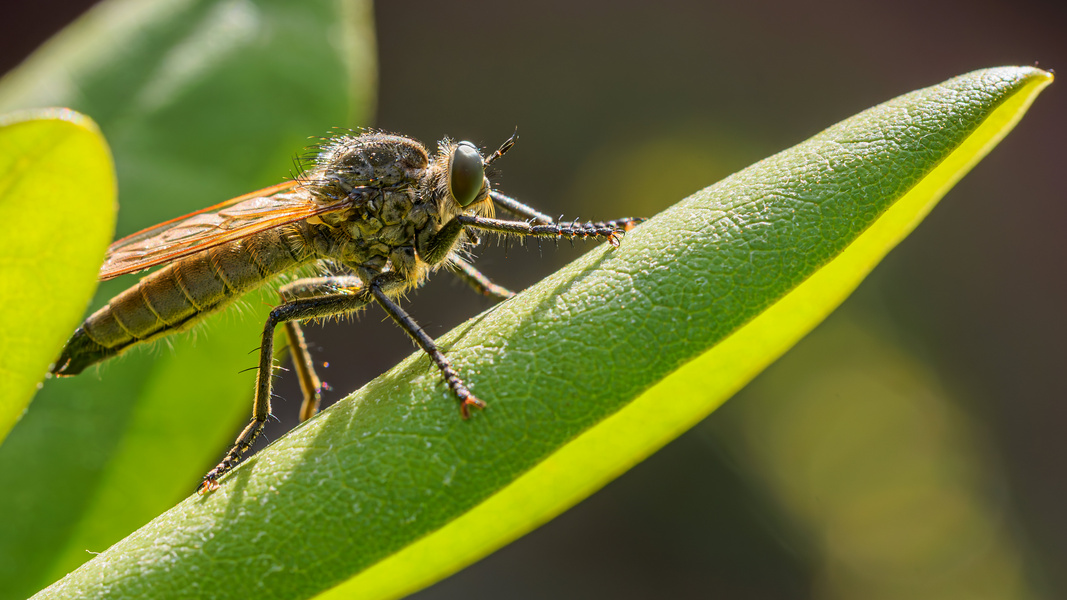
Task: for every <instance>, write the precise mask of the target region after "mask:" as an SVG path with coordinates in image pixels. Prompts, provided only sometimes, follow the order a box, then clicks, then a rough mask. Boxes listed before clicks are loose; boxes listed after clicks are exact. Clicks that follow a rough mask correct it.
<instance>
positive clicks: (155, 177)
mask: <svg viewBox="0 0 1067 600" xmlns="http://www.w3.org/2000/svg"><path fill="white" fill-rule="evenodd" d="M372 22H373V19H372V18H371V14H370V3H369V2H368V1H365V0H351V1H346V2H337V1H334V0H313V1H305V2H298V3H294V2H289V1H283V0H257V1H247V0H193V1H187V0H164V1H157V2H143V1H140V0H111V1H108V2H103V3H101V4H99V5H97V6H96V7H94V8H93V9H92V10H91V11H90V12H89V13H87V14H86V15H85V16H84V17H83V18H81V19H80V20H79V21H77V22H76V23H74V24H73V25H71V26H70V27H69V28H68V29H66V30H65V31H64V32H62V33H61V34H60V35H59V36H57V37H56V38H54V39H53V40H51V41H49V43H48V44H46V45H45V46H44V47H42V48H41V49H40V50H38V52H37V53H35V54H34V56H32V57H31V58H30V59H29V60H27V61H26V62H25V63H24V64H23V65H21V66H20V67H19V69H17V70H16V71H14V72H12V73H10V74H9V75H8V76H6V77H5V78H4V79H3V80H0V110H11V109H15V108H23V107H32V106H42V105H65V106H69V107H72V108H75V109H77V110H79V111H81V112H83V113H85V114H90V115H92V116H93V117H94V118H95V120H96V121H97V123H98V124H99V126H100V129H101V131H103V133H104V134H105V135H106V136H107V138H108V140H109V142H110V144H111V148H112V151H113V153H114V157H115V165H116V170H117V174H118V182H119V190H120V191H121V195H120V203H121V209H120V211H119V217H118V235H119V236H123V235H127V234H129V233H132V232H135V231H137V230H139V229H142V228H144V227H147V226H150V225H154V224H156V223H159V222H162V221H165V220H167V219H171V218H174V217H178V216H181V215H182V214H185V213H188V212H191V211H193V210H197V209H200V208H203V207H205V206H210V205H212V204H216V203H218V202H220V201H223V200H225V199H227V198H230V197H233V196H236V195H239V194H243V193H246V192H249V191H252V190H255V189H257V188H261V187H264V186H267V185H272V184H275V183H278V182H280V181H283V180H284V179H285V178H286V177H288V176H289V174H290V172H291V171H292V168H293V166H292V159H293V156H294V155H296V154H299V153H301V152H302V149H303V148H304V147H305V146H307V144H308V138H309V136H314V135H322V134H325V133H326V132H327V131H328V130H329V129H331V128H334V127H338V126H356V125H362V124H366V122H367V119H368V116H369V113H370V111H371V108H372V106H371V105H372V102H373V99H374V98H375V93H376V92H375V89H374V81H375V73H374V70H373V69H374V64H375V61H374V46H375V43H374V38H373V33H372V29H371V27H372ZM53 212H54V211H53ZM65 235H66V236H69V237H76V236H78V235H80V234H79V233H78V230H77V228H74V229H71V230H68V231H66V233H65ZM97 258H99V257H93V259H94V260H96V259H97ZM94 270H95V269H94ZM135 281H136V277H124V278H120V279H118V280H115V281H109V282H105V283H104V284H101V286H100V291H99V293H98V294H97V297H96V300H95V301H94V302H93V306H92V308H94V309H95V308H97V307H99V306H101V305H103V304H104V303H106V302H107V300H108V299H109V298H111V297H112V296H114V295H115V294H117V293H118V292H120V291H121V290H122V289H123V288H125V287H128V286H130V285H131V284H132V283H134V282H135ZM271 300H273V298H269V299H268V302H269V301H271ZM80 302H82V301H80ZM246 302H247V303H248V306H249V307H250V308H251V309H254V310H248V309H246V310H245V312H246V313H256V314H247V315H246V317H247V318H242V319H238V318H236V317H235V316H234V315H233V314H230V315H223V316H221V317H219V318H215V319H212V320H209V322H208V323H207V324H206V325H205V326H203V327H201V328H198V329H197V331H196V332H195V335H185V336H173V337H172V338H171V339H168V340H167V341H166V342H165V343H164V344H162V345H161V347H157V348H155V350H154V351H152V350H148V351H145V350H144V349H140V348H138V349H134V350H132V351H131V352H129V353H128V354H127V355H125V356H123V357H122V358H120V359H117V360H112V361H109V362H108V363H107V364H106V365H103V366H102V367H101V369H100V370H99V372H94V371H93V370H91V371H89V372H87V373H85V374H82V375H80V376H78V377H73V378H64V379H61V380H51V381H48V382H46V384H45V386H44V389H42V390H41V392H40V393H39V394H38V397H37V398H36V399H35V401H34V402H33V404H32V405H31V406H30V408H29V410H28V412H27V413H26V415H25V416H24V418H23V419H22V420H21V421H20V422H19V424H18V425H17V426H16V427H15V428H14V429H13V430H12V432H11V434H10V436H9V437H8V438H7V440H5V441H4V444H3V445H2V446H0V490H3V493H2V494H0V514H3V515H4V521H5V523H4V526H3V527H0V598H8V597H10V598H24V597H26V596H28V595H29V594H32V593H33V592H34V591H36V590H39V589H41V588H42V587H44V586H45V585H47V584H48V583H50V582H52V581H55V580H56V579H58V578H59V577H61V576H62V575H63V574H65V573H67V572H69V571H70V570H71V569H73V568H75V567H77V566H78V565H79V564H81V563H82V562H84V561H85V560H88V559H89V558H91V557H92V554H91V553H90V552H97V551H101V550H103V549H105V548H107V547H108V546H110V545H111V544H113V543H114V542H115V541H117V540H119V539H121V538H122V537H124V536H125V535H127V534H129V532H131V531H133V530H135V529H136V528H137V527H140V526H141V525H143V524H144V523H146V522H147V521H148V520H150V519H151V518H152V517H154V516H156V515H158V514H159V513H160V512H162V511H163V510H165V509H167V508H168V507H171V506H173V505H174V503H175V502H177V501H178V500H179V499H181V498H182V497H184V496H185V495H187V494H188V493H189V491H190V490H193V489H195V487H196V483H197V482H198V481H199V478H200V477H201V476H202V475H203V473H204V472H206V471H207V469H209V468H210V467H211V466H212V465H213V464H214V463H215V462H216V461H217V460H218V457H219V453H220V451H221V449H223V448H225V447H226V446H228V445H229V444H230V443H232V441H233V437H234V435H235V432H236V431H237V429H238V428H239V427H240V426H241V424H243V422H244V421H246V420H247V418H248V415H249V407H250V404H251V402H250V398H251V391H252V386H253V379H252V377H253V375H252V374H249V373H241V371H242V370H244V369H245V368H247V367H248V366H249V364H250V360H251V359H249V358H248V354H247V353H248V350H249V349H250V347H252V346H254V345H255V342H254V341H253V340H256V339H257V338H258V331H259V330H260V329H261V326H262V320H261V315H262V314H263V313H264V309H265V307H266V303H265V302H263V301H262V300H261V299H260V298H258V297H253V298H250V299H249V300H247V301H246ZM82 309H84V303H83V304H81V306H80V308H79V310H82ZM257 314H258V315H260V316H256V315H257ZM79 316H84V315H79ZM59 325H61V326H62V327H64V329H65V331H64V333H63V334H62V336H61V337H63V338H65V337H66V336H68V335H69V334H70V332H71V331H72V330H73V329H74V326H75V325H76V319H74V320H70V321H66V322H63V323H57V326H59ZM194 342H195V344H194ZM172 348H173V350H172ZM51 354H52V355H51V356H50V357H49V361H51V360H53V359H54V358H55V355H56V354H57V353H55V352H54V351H53V352H51ZM42 373H43V371H42Z"/></svg>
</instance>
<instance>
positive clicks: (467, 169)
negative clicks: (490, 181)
mask: <svg viewBox="0 0 1067 600" xmlns="http://www.w3.org/2000/svg"><path fill="white" fill-rule="evenodd" d="M484 180H485V163H484V162H483V161H482V155H481V153H479V152H478V148H476V147H475V146H474V144H472V143H470V142H460V143H459V144H457V145H456V151H455V152H453V153H452V164H451V165H450V166H449V173H448V187H449V191H450V192H452V197H453V198H455V199H456V202H457V203H459V205H460V206H469V205H470V203H471V202H474V200H475V199H476V198H477V197H478V193H479V192H481V191H482V184H483V183H484Z"/></svg>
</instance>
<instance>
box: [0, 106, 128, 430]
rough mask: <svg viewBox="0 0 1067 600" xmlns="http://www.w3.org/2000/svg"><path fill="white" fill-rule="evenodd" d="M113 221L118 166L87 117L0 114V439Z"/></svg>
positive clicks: (87, 280) (73, 319) (64, 323)
mask: <svg viewBox="0 0 1067 600" xmlns="http://www.w3.org/2000/svg"><path fill="white" fill-rule="evenodd" d="M114 230H115V172H114V169H113V168H112V166H111V153H110V152H109V151H108V148H107V143H106V142H105V141H104V138H103V137H102V136H101V135H100V131H99V129H97V127H96V124H95V123H93V122H92V120H91V119H89V118H88V117H85V116H84V115H80V114H78V113H76V112H73V111H69V110H59V109H51V110H40V111H27V112H22V113H15V114H11V115H7V116H6V117H0V239H3V240H4V246H3V250H0V304H2V306H3V307H4V310H3V311H2V312H0V356H3V357H4V361H3V366H2V367H0V440H3V439H4V437H6V436H7V433H8V431H10V430H11V428H12V427H13V426H14V425H15V421H17V420H18V418H19V416H20V415H22V412H23V411H24V410H26V406H27V405H29V403H30V398H32V397H33V394H34V392H36V391H37V387H38V384H40V383H41V380H42V379H44V375H45V373H46V372H47V371H48V366H49V365H50V364H51V363H52V361H53V360H54V359H55V357H56V356H58V355H59V350H60V348H62V347H63V343H64V342H65V341H66V340H67V337H68V336H69V335H70V332H71V331H72V330H73V329H74V327H75V326H77V324H78V321H79V320H80V319H81V316H82V313H83V312H84V311H85V305H86V304H88V302H89V299H90V298H91V297H92V295H93V291H94V290H95V289H96V272H97V270H98V269H99V265H100V263H101V262H103V259H104V250H105V249H106V248H107V245H108V243H109V242H110V241H111V234H112V233H113V232H114Z"/></svg>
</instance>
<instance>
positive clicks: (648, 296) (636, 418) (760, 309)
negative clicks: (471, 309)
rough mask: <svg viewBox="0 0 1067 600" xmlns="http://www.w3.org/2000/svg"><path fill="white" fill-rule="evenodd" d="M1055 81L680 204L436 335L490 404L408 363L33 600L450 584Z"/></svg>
mask: <svg viewBox="0 0 1067 600" xmlns="http://www.w3.org/2000/svg"><path fill="white" fill-rule="evenodd" d="M1050 82H1051V76H1050V75H1049V74H1047V73H1045V72H1043V71H1040V70H1037V69H1032V68H1001V69H991V70H986V71H978V72H975V73H971V74H969V75H965V76H962V77H959V78H956V79H953V80H950V81H948V82H945V83H944V84H941V85H939V86H935V87H932V88H928V89H925V90H920V91H918V92H914V93H912V94H908V95H906V96H902V97H900V98H898V99H896V100H893V101H891V102H888V103H886V104H883V105H880V106H878V107H875V108H873V109H871V110H868V111H866V112H863V113H861V114H859V115H857V116H856V117H853V118H852V119H849V120H847V121H844V122H842V123H840V124H838V125H837V126H834V127H832V128H830V129H828V130H826V131H825V132H823V133H822V134H820V135H818V136H815V137H814V138H812V139H810V140H808V141H807V142H804V143H802V144H800V145H798V146H796V147H794V148H792V149H790V150H787V151H785V152H783V153H781V154H778V155H776V156H774V157H771V158H768V159H766V160H764V161H761V162H759V163H757V164H756V165H753V166H752V167H750V168H748V169H746V170H744V171H741V172H740V173H737V174H736V175H733V176H731V177H729V178H727V179H725V180H724V181H722V182H720V183H719V184H717V185H715V186H712V187H710V188H708V189H706V190H704V191H702V192H700V193H698V194H695V195H694V196H692V197H690V198H688V199H686V200H684V201H682V202H680V203H679V204H677V205H675V206H674V207H672V208H671V209H668V210H667V211H665V212H664V213H662V214H660V215H659V216H657V217H656V218H654V219H652V220H650V221H649V222H647V223H645V224H644V225H642V226H641V227H639V228H637V229H636V230H635V231H633V232H631V233H630V234H628V235H627V236H626V239H625V240H624V241H623V243H622V247H621V248H619V249H617V250H611V249H609V248H606V247H601V248H599V249H597V250H595V251H593V252H590V253H589V254H587V255H585V256H584V257H583V258H581V259H579V260H578V261H576V262H575V263H573V264H571V265H570V266H569V267H567V268H565V269H563V270H562V271H560V272H558V273H556V274H554V275H552V276H550V277H549V278H547V279H546V280H544V281H542V282H541V283H539V284H538V285H536V286H534V287H533V288H531V289H529V290H527V291H526V292H524V293H522V294H520V295H519V296H518V297H516V298H514V299H513V300H511V301H508V302H506V303H504V304H502V305H500V306H498V307H496V308H494V309H492V310H490V311H487V312H486V313H483V314H482V315H480V316H479V317H476V318H475V319H472V320H470V321H468V322H467V323H465V324H464V325H462V326H461V327H459V328H457V329H456V330H454V331H453V332H451V333H450V334H448V335H446V336H444V337H443V338H441V344H442V346H443V347H444V348H445V349H446V350H447V351H448V353H449V355H450V356H451V357H452V359H453V360H454V361H455V363H456V366H457V368H458V369H459V370H460V372H462V373H464V374H465V375H466V376H467V378H468V379H469V381H470V382H471V383H472V384H473V385H472V387H474V388H475V391H476V392H477V393H479V394H480V396H481V397H482V398H484V399H486V400H488V401H489V402H490V405H489V408H488V409H487V410H485V411H484V412H481V413H478V414H476V415H475V416H474V418H472V419H471V420H469V421H462V420H461V419H459V417H458V415H457V414H456V412H457V410H456V406H455V402H454V401H452V400H451V399H450V397H449V395H448V393H447V392H446V389H445V387H444V385H443V384H442V383H441V381H440V375H439V373H437V372H436V370H435V369H434V368H433V367H432V365H430V363H429V362H428V361H427V359H426V358H424V357H422V356H419V355H417V354H416V355H413V356H412V357H410V358H409V359H407V360H406V361H404V362H403V363H401V364H400V365H398V366H397V367H396V368H394V369H393V370H391V371H390V372H389V373H387V374H386V375H384V376H382V377H380V378H378V379H377V380H375V381H373V382H371V383H370V384H369V385H367V386H366V387H365V388H363V389H362V390H360V391H358V392H356V393H355V394H353V395H352V396H351V397H350V398H349V399H347V400H346V401H344V402H342V403H340V404H338V405H335V406H334V407H333V408H331V409H329V410H327V411H325V412H323V413H322V414H320V415H319V416H318V417H316V418H314V419H312V420H310V421H308V422H307V423H305V424H304V425H303V426H301V427H299V428H297V429H295V430H294V431H293V432H291V433H290V434H289V435H287V436H286V437H284V438H282V439H281V440H279V441H278V442H276V443H275V444H274V445H272V446H271V447H270V448H268V449H267V450H265V451H263V452H261V453H259V454H258V455H256V456H255V457H253V458H252V459H250V460H249V461H247V462H246V463H245V465H244V466H243V467H242V468H240V469H238V470H236V471H235V472H234V473H233V474H232V475H231V476H228V477H226V478H225V479H224V480H223V481H222V487H221V489H220V490H218V492H216V493H215V494H213V495H211V496H208V497H204V498H195V497H194V498H190V499H188V500H186V501H185V502H183V503H181V504H180V505H179V506H177V507H176V508H174V509H173V510H171V511H169V512H168V513H166V514H164V515H162V516H160V517H159V518H158V519H156V520H155V521H153V522H152V523H150V524H149V525H148V526H146V527H144V528H142V529H141V530H140V531H138V532H136V533H135V534H133V535H131V536H130V537H128V538H127V539H125V540H123V541H122V542H120V543H119V544H117V545H115V546H114V547H112V548H111V549H110V550H108V551H107V552H105V553H104V554H102V555H101V556H99V557H97V558H96V559H94V560H93V561H92V562H90V563H89V564H87V565H85V566H84V567H82V568H81V569H80V570H78V571H77V572H75V573H73V574H71V575H70V576H68V577H67V578H66V579H64V580H63V581H62V582H60V583H59V584H57V585H55V586H53V587H52V588H49V589H48V590H47V591H46V592H45V593H43V594H42V595H41V597H49V598H60V597H102V596H137V597H171V596H174V597H176V596H198V595H201V596H202V595H211V596H213V597H219V598H230V597H233V598H248V597H257V598H307V597H311V596H314V595H316V594H319V593H321V592H324V591H327V590H331V588H334V587H335V586H340V587H337V588H336V589H333V590H332V592H331V593H332V594H333V595H336V596H339V597H341V596H343V597H361V598H379V597H396V596H398V595H402V594H404V593H407V592H410V591H413V590H415V589H418V588H419V587H422V586H424V585H426V584H428V583H430V582H432V581H434V580H436V579H439V578H440V577H443V576H445V575H447V574H448V573H451V572H453V571H455V570H456V569H458V568H461V567H462V566H463V565H465V564H468V563H469V562H471V561H473V560H476V559H477V558H479V557H481V556H484V555H485V554H487V553H489V552H491V551H492V550H494V549H496V548H498V547H500V546H501V545H503V544H504V543H506V542H508V541H510V540H512V539H514V538H515V537H517V536H518V535H521V534H522V533H524V532H526V531H528V530H529V529H531V528H533V527H535V526H537V525H538V524H540V523H542V522H544V521H545V520H547V519H549V518H551V517H552V516H553V515H555V514H558V513H559V512H560V511H562V510H564V509H565V508H567V507H569V506H571V505H573V504H574V503H575V502H577V501H579V500H580V499H581V498H584V497H585V496H586V495H588V494H589V493H591V492H592V491H593V490H595V489H597V488H598V487H600V486H602V485H603V484H604V483H605V482H606V481H608V480H610V479H611V478H613V477H615V476H617V475H618V474H619V473H621V472H622V471H624V470H625V469H627V468H628V467H630V466H632V465H633V464H634V463H636V462H637V461H639V460H641V459H642V458H643V457H645V456H647V455H648V454H649V453H651V452H652V451H654V450H655V449H656V448H658V447H660V446H662V445H663V444H664V443H666V442H667V441H669V440H670V439H671V438H673V437H674V436H676V435H677V434H679V433H680V432H682V431H683V430H685V429H686V428H688V427H689V426H691V425H692V424H693V423H695V422H696V421H698V420H699V419H701V418H703V417H704V416H705V415H706V414H708V413H709V412H710V411H711V410H713V409H714V408H716V407H717V406H718V405H719V404H721V403H722V402H723V401H724V400H725V399H726V398H727V397H728V396H729V395H730V394H732V393H733V392H734V391H736V390H737V389H738V388H739V387H741V386H742V385H744V384H745V383H746V382H747V381H748V380H749V379H751V378H752V377H753V376H754V375H755V374H756V373H757V372H759V370H760V369H762V368H763V367H765V366H766V365H767V364H768V363H769V362H771V361H772V360H774V358H776V357H777V356H779V355H780V354H781V353H782V352H784V351H785V350H786V349H787V348H789V346H791V345H792V344H793V343H795V342H796V340H797V339H799V338H800V337H801V336H802V335H803V334H804V333H806V332H807V331H809V330H810V329H811V328H812V327H813V326H814V325H815V324H816V323H818V322H819V321H820V320H821V319H822V318H823V317H825V316H826V314H828V313H829V312H830V311H831V310H832V309H833V308H834V307H835V306H837V304H839V303H840V302H841V301H842V300H843V299H844V298H845V296H847V295H848V293H849V292H851V290H852V289H854V288H855V286H856V285H857V284H858V283H859V281H860V280H862V279H863V277H864V276H865V275H866V274H867V273H868V272H869V271H870V270H871V269H872V268H873V267H874V265H875V264H876V263H877V262H878V261H879V260H880V259H881V258H882V256H884V255H885V253H886V252H888V251H889V250H890V249H891V248H892V247H893V246H894V245H895V244H896V243H897V242H899V241H900V239H902V238H903V237H904V236H905V235H907V233H908V232H909V231H911V229H912V228H913V227H914V226H915V225H916V224H917V223H918V221H919V220H921V218H922V217H923V216H924V215H925V214H926V213H927V212H928V211H929V210H930V209H931V208H932V206H933V205H934V204H935V203H936V202H937V200H938V199H939V198H940V197H941V196H942V195H943V194H944V193H945V192H946V191H947V190H948V189H949V188H950V187H951V186H952V184H953V183H955V181H957V180H958V179H959V178H960V177H961V176H962V175H963V174H964V173H966V172H967V171H968V170H969V169H970V168H971V167H972V166H973V165H974V164H975V163H976V162H977V161H978V160H979V159H980V158H981V157H982V156H984V155H985V154H986V153H987V152H988V151H989V150H990V149H991V148H992V147H993V146H994V145H995V144H996V143H997V142H998V141H999V140H1000V139H1001V138H1002V137H1003V136H1004V135H1005V134H1006V133H1007V132H1008V131H1009V130H1010V129H1011V128H1012V127H1013V126H1014V125H1015V123H1016V122H1017V121H1018V119H1019V118H1021V116H1022V114H1023V113H1024V112H1025V110H1026V108H1027V107H1028V106H1029V105H1030V103H1031V102H1032V100H1033V99H1034V97H1035V96H1036V95H1037V93H1038V92H1039V91H1040V90H1041V89H1042V88H1043V87H1044V86H1046V85H1048V83H1050ZM327 595H329V594H327Z"/></svg>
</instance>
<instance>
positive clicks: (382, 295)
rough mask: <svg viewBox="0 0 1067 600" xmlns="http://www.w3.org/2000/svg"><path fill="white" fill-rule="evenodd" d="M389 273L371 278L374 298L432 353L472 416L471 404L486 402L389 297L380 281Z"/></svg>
mask: <svg viewBox="0 0 1067 600" xmlns="http://www.w3.org/2000/svg"><path fill="white" fill-rule="evenodd" d="M387 275H392V273H383V274H382V275H379V276H378V277H375V278H374V279H372V280H371V282H370V286H369V287H370V292H371V294H373V295H374V299H375V300H377V301H378V304H380V305H381V306H382V308H383V309H385V312H387V313H389V316H390V317H392V318H393V320H394V321H396V324H397V325H399V326H400V328H401V329H403V330H404V331H405V332H407V334H408V335H409V336H411V339H412V340H414V341H415V344H416V345H418V346H419V348H422V351H423V352H425V353H426V354H428V355H430V360H432V361H433V362H434V364H435V365H437V368H438V369H440V370H441V374H442V375H444V377H445V383H447V384H448V387H449V388H451V390H452V393H454V394H455V395H456V397H457V398H459V401H460V406H459V410H460V413H461V414H462V415H463V418H464V419H466V418H469V417H470V407H471V406H473V407H475V408H485V402H482V401H481V400H479V399H478V398H476V397H475V396H474V394H472V393H471V391H470V390H469V389H467V385H466V384H465V383H463V380H462V379H460V378H459V373H457V372H456V369H455V368H454V367H453V366H452V363H451V362H449V360H448V358H446V357H445V355H444V353H442V352H441V350H440V349H438V348H437V344H435V343H434V341H433V338H431V337H430V336H429V335H427V334H426V332H425V331H423V330H422V327H420V326H419V324H418V323H416V322H415V319H412V318H411V316H410V315H408V313H407V312H405V311H404V309H402V308H400V306H398V305H397V304H396V302H393V300H392V299H391V298H389V296H388V295H387V290H386V289H385V288H384V287H383V286H382V285H381V284H380V283H379V280H381V279H382V278H383V277H385V276H387Z"/></svg>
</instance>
